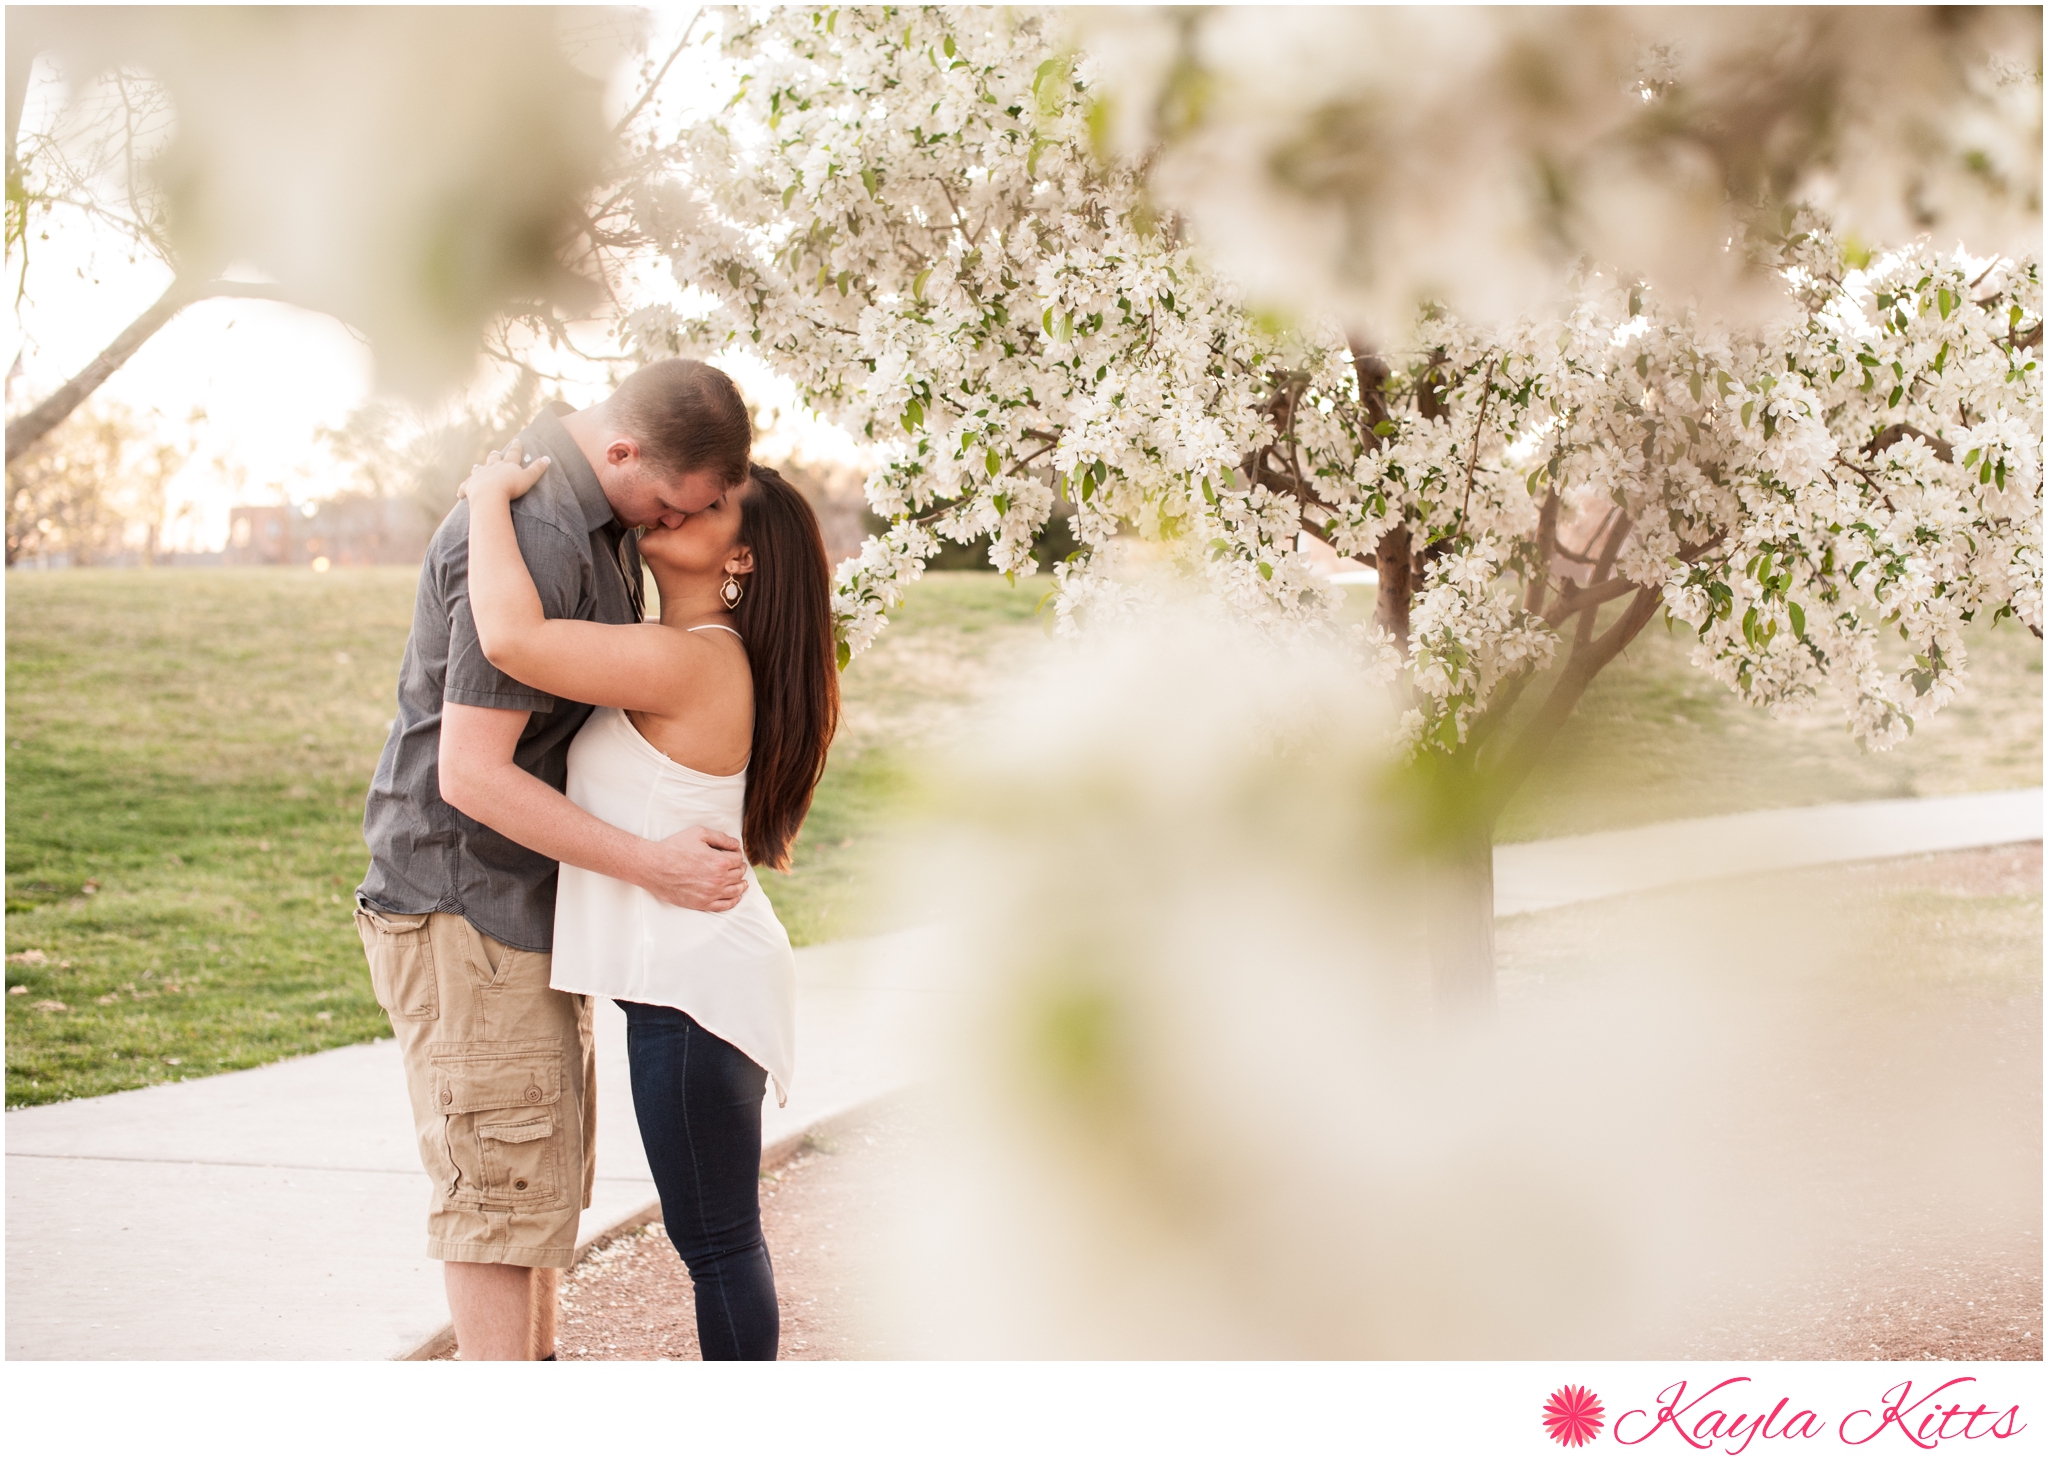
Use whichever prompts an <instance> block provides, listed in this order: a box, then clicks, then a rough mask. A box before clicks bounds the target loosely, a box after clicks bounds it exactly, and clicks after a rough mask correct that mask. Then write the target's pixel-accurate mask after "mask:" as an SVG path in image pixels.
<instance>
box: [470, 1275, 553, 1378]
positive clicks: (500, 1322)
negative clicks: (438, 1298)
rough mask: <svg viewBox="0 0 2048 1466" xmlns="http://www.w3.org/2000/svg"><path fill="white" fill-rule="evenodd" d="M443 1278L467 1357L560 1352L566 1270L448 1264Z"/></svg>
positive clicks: (535, 1356)
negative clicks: (558, 1322) (558, 1326)
mask: <svg viewBox="0 0 2048 1466" xmlns="http://www.w3.org/2000/svg"><path fill="white" fill-rule="evenodd" d="M441 1277H442V1281H443V1282H444V1283H445V1284H446V1286H447V1289H448V1312H449V1313H450V1314H451V1315H452V1316H453V1317H454V1320H455V1347H456V1348H457V1349H459V1350H461V1351H462V1357H463V1358H464V1359H466V1360H474V1359H545V1358H547V1357H548V1355H550V1354H552V1353H554V1352H555V1319H556V1315H557V1311H558V1300H559V1299H560V1297H561V1286H562V1270H561V1269H560V1268H555V1267H514V1266H512V1265H511V1264H510V1263H503V1262H444V1263H442V1264H441Z"/></svg>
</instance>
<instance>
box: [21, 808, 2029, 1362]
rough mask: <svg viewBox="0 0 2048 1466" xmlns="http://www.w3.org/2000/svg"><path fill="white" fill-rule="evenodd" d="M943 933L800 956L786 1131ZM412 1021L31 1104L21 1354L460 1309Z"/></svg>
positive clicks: (1578, 888) (1550, 898)
mask: <svg viewBox="0 0 2048 1466" xmlns="http://www.w3.org/2000/svg"><path fill="white" fill-rule="evenodd" d="M2041 811H2042V795H2041V791H2040V790H2039V789H2028V790H2017V791H2011V792H2005V793H1997V794H1973V795H1963V796H1958V797H1955V798H1945V799H1925V800H1886V801H1879V802H1875V803H1870V804H1854V805H1825V806H1818V807H1813V808H1807V809H1797V810H1769V811H1761V812H1757V813H1752V814H1742V815H1728V816H1723V817H1719V818H1715V819H1704V820H1685V821H1678V822H1675V823H1671V824H1664V825H1652V826H1646V827H1643V828H1641V829H1635V830H1622V831H1613V832H1608V833H1603V834H1598V835H1585V836H1576V837H1572V838H1569V839H1561V840H1545V841H1539V842H1535V843H1532V844H1526V845H1509V846H1502V847H1500V849H1499V850H1497V851H1496V853H1495V893H1496V899H1495V909H1496V911H1497V912H1498V913H1499V914H1501V915H1504V916H1505V915H1511V914H1514V913H1516V912H1523V911H1536V910H1542V909H1544V908H1546V907H1551V906H1557V905H1562V904H1566V903H1569V902H1573V901H1585V900H1598V899H1603V898H1606V897H1611V896H1617V895H1624V894H1627V893H1629V892H1632V891H1640V890H1648V889H1655V888H1658V887H1662V886H1668V885H1675V884H1680V883H1684V882H1688V881H1697V880H1710V879H1714V878H1717V877H1721V876H1729V875H1738V874H1744V873H1748V872H1753V871H1763V870H1778V869H1787V868H1791V867H1795V866H1804V865H1823V864H1830V863H1834V862H1838V861H1850V860H1875V859H1883V858H1887V857H1892V856H1899V855H1910V854H1917V853H1922V852H1928V851H1937V850H1953V849H1964V848H1970V847H1974V846H1982V845H2000V844H2009V843H2013V842H2018V841H2027V840H2038V839H2040V838H2041V823H2042V821H2041ZM926 939H927V938H926V937H925V936H924V934H921V933H917V932H909V933H902V934H898V935H896V936H891V937H884V938H877V939H874V940H872V941H865V942H842V943H834V944H831V945H829V946H824V947H811V948H806V949H803V950H801V951H799V952H798V954H797V1026H798V1035H799V1044H800V1055H801V1058H800V1064H799V1069H798V1074H797V1083H796V1088H795V1090H794V1091H793V1092H792V1094H791V1096H790V1103H789V1106H788V1108H787V1109H777V1108H775V1107H774V1106H773V1104H772V1103H771V1104H770V1105H769V1106H768V1107H767V1109H766V1110H765V1112H764V1119H765V1127H764V1128H765V1139H766V1141H767V1143H768V1144H770V1145H771V1146H772V1145H774V1144H776V1143H778V1142H786V1141H789V1140H791V1139H794V1138H796V1137H800V1136H801V1135H802V1134H803V1132H804V1131H805V1130H806V1129H808V1128H811V1127H814V1126H816V1125H819V1124H821V1123H823V1122H825V1121H826V1120H829V1119H831V1118H832V1117H834V1116H837V1115H843V1114H844V1113H846V1112H847V1111H848V1110H850V1109H854V1108H857V1107H859V1106H860V1105H862V1104H866V1103H868V1102H870V1101H872V1100H875V1099H878V1098H881V1097H882V1096H884V1095H886V1094H888V1093H890V1092H891V1091H893V1090H896V1089H899V1088H901V1087H902V1086H904V1085H905V1084H908V1083H911V1082H913V1081H914V1080H916V1079H917V1078H918V1074H917V1072H916V1069H915V1059H914V1055H915V1047H914V1043H915V1034H916V1032H917V1029H918V1027H919V1025H920V1024H921V1023H922V1022H923V1021H925V1020H926V1019H928V1018H930V1017H931V1016H932V1015H933V1013H934V1011H935V1010H941V1011H942V1009H943V1005H944V1004H945V1003H946V1001H947V994H946V993H945V992H943V991H941V990H937V989H934V988H931V987H929V986H924V985H914V984H913V981H912V979H910V978H909V977H908V976H907V974H909V973H912V972H918V971H926V972H928V971H930V970H931V967H932V964H929V963H920V962H917V961H915V960H913V959H914V957H915V954H916V948H917V945H918V944H919V943H920V942H921V941H924V940H926ZM598 1046H599V1070H600V1073H599V1076H598V1093H599V1106H598V1117H599V1119H598V1131H599V1136H598V1183H597V1192H596V1197H595V1201H594V1204H593V1206H592V1207H591V1209H590V1211H589V1212H587V1213H586V1214H585V1218H584V1227H583V1236H584V1238H585V1239H586V1240H588V1239H590V1238H593V1237H598V1236H602V1235H604V1234H606V1233H608V1232H610V1231H612V1230H614V1229H616V1228H617V1227H619V1226H621V1225H624V1224H626V1223H627V1222H629V1221H631V1220H632V1219H634V1218H636V1217H640V1216H643V1215H645V1214H646V1213H647V1211H648V1209H649V1208H650V1206H651V1205H652V1204H653V1202H654V1189H653V1183H652V1182H651V1181H650V1180H649V1178H648V1174H647V1165H646V1160H645V1157H644V1156H643V1155H642V1154H641V1150H640V1139H639V1134H638V1130H637V1127H636V1126H635V1124H634V1121H633V1116H632V1109H631V1093H630V1089H629V1087H628V1084H627V1078H626V1058H625V1020H624V1018H623V1016H622V1015H621V1014H620V1013H619V1011H618V1009H617V1008H615V1007H614V1006H612V1005H611V1004H610V1003H608V1002H607V1003H601V1004H600V1005H599V1021H598ZM425 1192H426V1183H425V1178H424V1176H423V1175H422V1174H421V1172H420V1169H419V1160H418V1156H417V1153H416V1151H415V1149H414V1144H413V1138H412V1119H411V1115H410V1113H409V1111H408V1109H407V1106H406V1100H405V1085H404V1082H403V1079H402V1077H401V1074H400V1070H399V1065H398V1051H397V1046H396V1045H395V1044H393V1043H391V1042H389V1041H385V1042H382V1043H374V1044H362V1045H358V1046H355V1047H353V1048H345V1049H333V1050H330V1051H328V1052H326V1053H323V1054H315V1055H312V1056H310V1057H307V1058H303V1059H291V1060H287V1061H285V1062H283V1063H279V1064H272V1065H268V1066H266V1067H264V1068H261V1069H252V1070H245V1071H242V1072H240V1073H235V1074H221V1075H215V1076H212V1077H209V1078H206V1079H199V1080H194V1081H191V1082H189V1083H185V1084H169V1085H160V1086H158V1087H156V1088H153V1089H144V1090H131V1091H128V1092H126V1093H122V1094H114V1095H105V1096H102V1097H99V1098H96V1099H86V1100H72V1101H68V1102H66V1103H62V1104H54V1105H44V1106H38V1107H36V1108H32V1109H26V1110H15V1111H11V1112H9V1113H8V1115H7V1357H8V1358H9V1359H391V1358H402V1357H405V1356H407V1355H409V1354H411V1353H413V1352H415V1351H416V1350H418V1349H420V1348H421V1347H422V1346H424V1345H427V1344H429V1343H430V1342H431V1341H433V1340H434V1339H435V1338H436V1337H437V1336H438V1335H439V1334H440V1333H441V1331H442V1329H443V1328H444V1327H445V1326H446V1323H447V1305H446V1302H445V1300H444V1298H443V1295H442V1291H441V1280H440V1268H439V1266H438V1265H437V1264H435V1263H433V1262H430V1261H429V1260H427V1259H426V1258H424V1257H422V1256H421V1255H420V1251H421V1220H422V1218H423V1216H424V1215H425V1204H426V1194H425Z"/></svg>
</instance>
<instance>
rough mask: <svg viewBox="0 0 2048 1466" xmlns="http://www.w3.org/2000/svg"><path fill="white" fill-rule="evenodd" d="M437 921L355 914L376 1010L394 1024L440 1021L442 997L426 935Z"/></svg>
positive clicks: (423, 917)
mask: <svg viewBox="0 0 2048 1466" xmlns="http://www.w3.org/2000/svg"><path fill="white" fill-rule="evenodd" d="M432 915H433V914H432V913H431V912H429V913H426V914H424V915H419V916H386V915H385V914H384V913H383V912H381V911H371V910H370V909H369V908H367V907H364V906H358V907H357V908H356V932H357V935H359V936H361V937H362V939H363V955H364V956H365V957H367V958H369V960H370V991H371V992H372V993H374V994H375V995H376V998H377V1006H378V1007H380V1008H382V1009H383V1010H384V1011H385V1012H386V1013H388V1014H390V1015H391V1016H392V1017H393V1018H404V1019H407V1020H409V1021H411V1022H414V1023H422V1022H428V1021H431V1020H432V1019H435V1018H438V1017H439V1016H440V1013H441V1001H440V999H441V993H440V987H439V985H438V984H437V983H436V981H435V979H434V948H433V944H432V942H430V941H429V940H428V930H427V923H428V922H429V921H431V920H432Z"/></svg>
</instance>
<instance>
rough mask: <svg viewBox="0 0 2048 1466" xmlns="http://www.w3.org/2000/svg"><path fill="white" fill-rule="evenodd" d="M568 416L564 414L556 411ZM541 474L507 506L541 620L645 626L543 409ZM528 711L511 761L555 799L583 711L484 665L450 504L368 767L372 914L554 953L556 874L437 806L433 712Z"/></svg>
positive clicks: (587, 474)
mask: <svg viewBox="0 0 2048 1466" xmlns="http://www.w3.org/2000/svg"><path fill="white" fill-rule="evenodd" d="M564 410H566V409H564ZM519 441H520V443H521V444H522V445H523V447H524V449H525V451H526V452H527V453H530V454H532V455H534V456H536V457H538V456H539V455H541V454H543V453H544V454H546V455H547V456H548V458H549V459H550V460H552V461H551V462H550V463H549V464H548V471H547V472H546V474H544V475H543V476H542V477H541V480H540V482H539V483H537V484H536V485H534V487H533V488H532V489H531V490H529V491H528V492H527V493H526V495H525V496H524V497H523V498H520V499H517V500H515V501H514V502H513V505H512V527H513V530H514V531H515V532H516V534H517V535H518V537H519V551H520V553H521V554H522V555H523V556H525V558H526V568H527V569H528V570H529V571H531V572H532V574H533V583H534V587H535V588H536V589H537V590H538V591H539V592H540V601H541V607H542V609H543V610H545V611H546V613H547V615H548V616H549V617H550V618H561V617H574V618H576V619H577V620H580V621H602V622H606V623H609V624H611V625H614V626H623V625H630V624H632V623H633V622H635V621H638V620H639V619H640V616H639V611H638V597H636V596H634V595H632V594H631V592H630V591H629V590H628V582H627V576H629V575H630V576H632V577H633V580H634V582H636V583H637V581H638V579H639V575H640V559H639V555H638V554H637V553H636V552H635V550H634V548H633V544H632V541H631V539H630V538H629V537H627V535H626V531H625V528H624V526H622V525H620V524H619V522H618V521H617V519H616V518H615V517H614V515H613V513H612V507H611V504H610V503H609V502H608V501H607V500H606V499H605V496H604V490H603V489H602V488H601V487H599V485H598V482H597V475H596V474H595V473H593V472H592V471H591V467H590V463H589V460H587V459H586V458H584V456H583V450H582V449H580V448H578V447H577V446H576V441H575V440H574V439H573V438H571V437H570V436H569V432H568V429H566V428H565V427H563V426H562V424H561V423H560V422H559V421H558V420H557V419H556V417H555V415H554V411H553V410H550V411H547V412H543V413H542V414H541V415H540V416H539V417H538V418H535V419H534V421H533V422H532V423H530V424H529V425H528V426H527V428H526V430H525V431H524V432H523V433H521V434H520V437H519ZM450 702H453V703H461V704H463V705H464V706H466V707H478V708H513V709H519V710H522V711H525V712H527V713H528V714H529V715H530V716H529V717H528V718H527V721H526V728H525V730H524V731H523V732H522V733H521V734H520V735H519V745H518V747H517V748H516V749H515V750H514V752H513V755H512V761H513V762H514V763H515V764H517V765H518V766H519V767H520V768H522V769H524V770H526V771H527V772H528V773H529V774H532V775H534V776H535V777H536V778H538V779H540V780H541V781H543V782H544V783H547V784H549V785H551V786H553V787H554V788H556V789H562V788H565V787H566V786H567V784H568V777H569V741H570V740H571V739H573V738H574V737H575V736H576V732H577V730H578V729H580V728H581V727H582V726H583V720H584V719H585V718H587V717H589V716H590V707H589V705H588V704H587V703H580V702H569V701H567V700H566V699H563V698H558V697H551V696H549V695H548V694H547V693H545V692H540V691H537V690H535V689H534V688H531V687H528V686H527V685H526V684H525V683H523V682H520V681H517V680H516V679H514V678H511V677H508V676H506V675H505V674H504V673H503V672H500V671H499V670H498V669H497V668H496V667H493V666H492V665H491V664H490V663H489V662H488V661H486V660H485V658H484V654H483V650H482V648H481V647H480V646H479V645H478V644H477V635H476V623H475V622H474V621H473V620H472V619H471V617H470V610H469V502H468V500H466V499H465V500H461V501H458V502H457V504H456V506H455V508H454V509H453V511H451V512H450V513H449V515H448V517H447V519H445V520H443V521H442V523H441V527H440V529H439V530H437V531H435V534H434V538H433V541H432V543H431V544H429V545H428V547H427V558H426V562H425V563H424V564H423V565H422V566H421V567H420V582H419V593H418V595H417V597H416V598H415V600H414V602H413V612H412V635H411V636H410V637H408V638H407V640H406V643H405V661H404V663H403V664H402V665H401V666H400V668H399V672H398V717H397V719H396V721H394V722H393V723H392V725H391V736H390V737H389V738H387V739H386V740H385V742H384V752H383V755H382V756H381V757H380V758H379V759H378V760H377V773H376V777H375V778H373V779H372V780H371V781H370V797H369V802H368V805H367V806H366V807H365V809H364V811H363V839H364V841H365V842H366V843H367V844H368V845H369V847H370V870H369V873H368V874H367V875H366V876H364V877H363V884H362V885H361V886H360V887H359V888H358V889H357V891H356V898H357V899H358V900H359V901H362V902H364V903H366V904H367V905H369V906H371V907H374V908H375V909H377V910H378V911H383V912H388V913H392V914H417V913H420V912H427V911H452V912H455V913H456V914H457V915H459V916H463V917H466V918H467V919H468V920H469V921H470V923H471V924H472V925H474V926H475V927H476V928H477V929H478V930H480V931H482V932H485V933H487V934H488V935H490V936H493V937H496V938H497V939H498V940H499V941H501V942H504V943H506V944H507V945H509V946H513V947H521V948H524V949H525V950H527V951H531V952H545V951H549V950H551V949H552V948H553V946H554V934H555V877H556V864H555V862H554V861H552V860H550V859H549V858H548V857H547V856H545V855H540V854H537V853H536V852H534V851H532V850H528V849H527V848H526V847H525V846H523V845H520V844H517V843H515V842H514V841H511V840H508V839H506V838H505V837H504V836H503V835H500V834H499V833H498V832H497V831H495V830H492V829H490V828H488V827H486V826H484V825H481V824H478V823H477V822H476V821H475V820H473V819H471V818H470V817H469V816H468V815H465V814H463V813H461V812H460V811H458V810H456V809H454V808H452V807H451V806H449V805H448V804H447V803H446V802H444V801H443V800H442V798H441V770H440V748H441V707H442V704H443V703H450Z"/></svg>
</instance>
